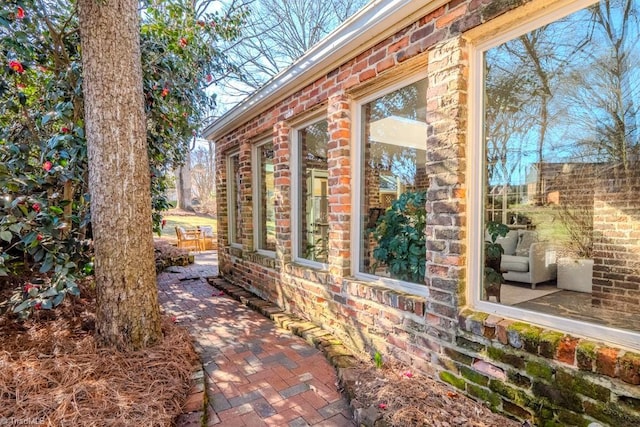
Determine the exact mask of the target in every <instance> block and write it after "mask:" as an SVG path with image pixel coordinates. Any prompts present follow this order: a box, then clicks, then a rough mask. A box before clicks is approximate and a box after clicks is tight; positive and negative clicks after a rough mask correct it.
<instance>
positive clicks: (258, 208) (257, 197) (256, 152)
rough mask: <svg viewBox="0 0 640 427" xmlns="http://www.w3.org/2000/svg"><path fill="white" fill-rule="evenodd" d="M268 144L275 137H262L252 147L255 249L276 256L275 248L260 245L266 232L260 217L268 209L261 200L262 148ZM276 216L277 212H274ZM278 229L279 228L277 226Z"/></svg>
mask: <svg viewBox="0 0 640 427" xmlns="http://www.w3.org/2000/svg"><path fill="white" fill-rule="evenodd" d="M267 144H271V145H273V138H271V137H269V138H263V139H260V140H259V141H258V142H256V143H255V144H253V145H252V147H251V164H252V165H254V167H252V168H251V169H252V171H251V175H252V177H251V181H252V182H253V191H252V193H253V213H254V215H253V250H254V251H255V252H257V253H258V254H261V255H265V256H268V257H270V258H275V256H276V251H275V250H270V249H265V248H261V247H260V241H261V238H260V235H261V234H262V232H263V231H265V232H266V230H265V226H263V224H261V221H260V219H261V218H262V213H263V211H264V210H265V209H266V207H263V206H262V204H261V203H260V201H261V194H260V190H261V187H262V178H261V174H260V170H261V167H262V164H261V163H260V149H261V148H262V147H263V146H265V145H267ZM274 150H275V148H274ZM274 157H275V156H274ZM274 169H275V162H274ZM274 173H275V170H274ZM274 190H275V186H274ZM274 216H275V213H274ZM274 220H276V221H277V219H274ZM276 230H277V227H276ZM277 236H278V234H277V231H276V240H277ZM276 245H277V243H276Z"/></svg>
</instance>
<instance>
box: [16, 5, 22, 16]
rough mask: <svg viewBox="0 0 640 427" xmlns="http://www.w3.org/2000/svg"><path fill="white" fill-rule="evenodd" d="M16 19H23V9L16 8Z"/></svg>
mask: <svg viewBox="0 0 640 427" xmlns="http://www.w3.org/2000/svg"><path fill="white" fill-rule="evenodd" d="M16 18H18V19H23V18H24V9H23V8H21V7H20V6H18V10H17V11H16Z"/></svg>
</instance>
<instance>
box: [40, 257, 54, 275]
mask: <svg viewBox="0 0 640 427" xmlns="http://www.w3.org/2000/svg"><path fill="white" fill-rule="evenodd" d="M51 267H53V255H51V254H50V253H48V254H47V256H46V257H45V259H44V263H43V264H42V266H41V267H40V273H46V272H48V271H49V270H51Z"/></svg>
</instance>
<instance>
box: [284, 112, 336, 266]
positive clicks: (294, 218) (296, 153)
mask: <svg viewBox="0 0 640 427" xmlns="http://www.w3.org/2000/svg"><path fill="white" fill-rule="evenodd" d="M322 120H327V121H328V118H327V111H326V110H323V111H322V112H321V113H320V114H315V115H313V116H312V117H308V118H307V119H306V120H304V121H303V122H300V123H296V124H295V125H294V126H292V127H291V133H290V135H291V162H290V165H291V251H292V252H293V253H292V258H293V262H295V263H296V264H300V265H304V266H306V267H310V268H316V269H321V270H328V269H329V264H328V263H324V262H318V261H313V260H310V259H306V258H302V257H301V256H300V255H298V254H299V253H300V240H301V239H300V225H301V223H302V221H301V220H300V216H299V215H300V212H302V209H300V206H301V205H300V203H301V200H300V192H299V191H298V190H299V189H300V188H302V187H301V182H300V172H301V167H300V141H299V138H298V133H299V132H300V131H301V130H302V129H304V128H306V127H307V126H311V125H313V124H315V123H318V122H321V121H322ZM328 153H329V149H328V148H327V154H328Z"/></svg>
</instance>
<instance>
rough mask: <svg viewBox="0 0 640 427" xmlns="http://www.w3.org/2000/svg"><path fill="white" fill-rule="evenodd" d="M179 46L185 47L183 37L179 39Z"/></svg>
mask: <svg viewBox="0 0 640 427" xmlns="http://www.w3.org/2000/svg"><path fill="white" fill-rule="evenodd" d="M180 46H182V47H187V39H185V38H184V37H181V38H180Z"/></svg>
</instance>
